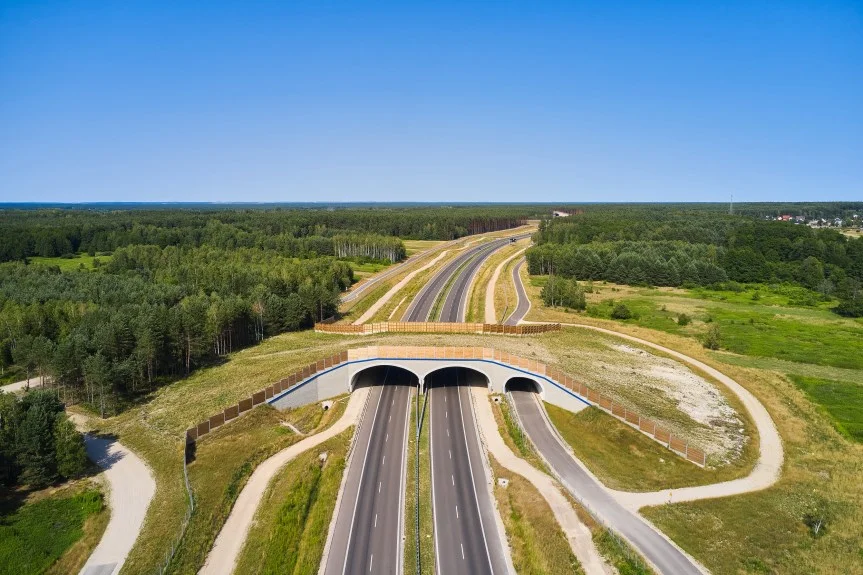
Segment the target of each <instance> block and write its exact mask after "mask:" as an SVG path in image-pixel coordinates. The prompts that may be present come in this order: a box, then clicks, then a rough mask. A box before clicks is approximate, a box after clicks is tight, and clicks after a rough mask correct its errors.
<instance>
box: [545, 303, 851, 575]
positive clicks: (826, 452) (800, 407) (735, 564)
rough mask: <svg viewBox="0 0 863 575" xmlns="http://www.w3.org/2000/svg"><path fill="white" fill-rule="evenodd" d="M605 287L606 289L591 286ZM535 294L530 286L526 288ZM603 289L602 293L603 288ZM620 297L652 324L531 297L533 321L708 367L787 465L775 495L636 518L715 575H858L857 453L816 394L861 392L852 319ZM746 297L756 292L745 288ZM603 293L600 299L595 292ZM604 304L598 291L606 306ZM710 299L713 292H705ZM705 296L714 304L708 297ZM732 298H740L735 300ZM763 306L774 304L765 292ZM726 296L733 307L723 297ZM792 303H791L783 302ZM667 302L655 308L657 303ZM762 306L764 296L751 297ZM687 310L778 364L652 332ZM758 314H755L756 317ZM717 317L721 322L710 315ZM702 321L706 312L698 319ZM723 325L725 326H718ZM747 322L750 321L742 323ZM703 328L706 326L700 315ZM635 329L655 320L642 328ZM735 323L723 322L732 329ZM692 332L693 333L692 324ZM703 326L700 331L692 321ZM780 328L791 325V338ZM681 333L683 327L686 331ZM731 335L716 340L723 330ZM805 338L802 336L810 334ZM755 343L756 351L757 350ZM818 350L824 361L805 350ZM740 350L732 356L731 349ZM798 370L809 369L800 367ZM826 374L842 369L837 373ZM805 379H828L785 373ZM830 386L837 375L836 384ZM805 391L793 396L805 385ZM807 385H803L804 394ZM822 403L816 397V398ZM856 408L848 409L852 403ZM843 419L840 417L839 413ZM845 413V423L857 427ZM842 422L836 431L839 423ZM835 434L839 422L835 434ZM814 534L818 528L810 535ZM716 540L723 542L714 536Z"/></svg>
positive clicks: (688, 337)
mask: <svg viewBox="0 0 863 575" xmlns="http://www.w3.org/2000/svg"><path fill="white" fill-rule="evenodd" d="M600 287H601V288H602V289H606V288H607V286H600ZM530 289H531V290H532V291H533V293H534V294H537V292H538V287H537V286H531V288H530ZM609 289H610V288H609ZM620 289H621V292H613V293H615V294H623V293H628V294H629V295H626V296H625V299H624V298H622V297H621V295H617V299H623V300H624V301H627V300H629V301H633V302H635V304H636V305H635V306H634V307H637V304H638V301H639V300H644V299H647V303H648V304H649V305H648V306H646V307H647V309H648V310H657V309H658V312H656V311H654V312H653V318H654V319H653V320H651V317H650V316H649V315H648V316H645V315H642V317H641V318H639V319H637V320H629V321H628V322H611V321H608V320H604V319H602V318H595V317H590V316H588V315H587V314H574V313H573V314H565V313H563V312H560V311H554V310H547V309H544V308H541V306H539V305H537V302H538V301H539V300H538V298H534V304H535V307H534V311H533V312H532V317H533V318H538V317H544V318H546V319H552V318H553V319H554V320H555V321H570V322H578V323H588V324H592V325H599V326H602V327H611V328H613V329H617V330H619V331H622V332H625V333H630V334H632V335H636V336H639V337H644V338H645V339H649V340H652V341H655V342H656V343H659V344H662V345H666V346H668V347H671V348H674V349H676V350H678V351H681V352H683V353H686V354H688V355H690V356H692V357H695V358H697V359H700V360H702V361H704V362H705V363H708V364H710V365H712V366H713V367H716V368H717V369H719V370H721V371H723V372H724V373H726V374H728V375H729V376H731V377H733V378H734V379H735V380H737V381H738V382H740V383H741V384H743V385H744V386H745V387H746V388H747V389H749V390H750V391H751V392H752V393H753V394H755V396H756V397H758V399H759V400H760V401H761V402H762V403H763V404H764V405H765V406H766V407H767V409H768V411H769V412H770V414H771V416H772V418H773V421H774V423H775V424H776V426H777V428H778V430H779V433H780V435H781V436H782V439H783V443H784V447H785V456H786V463H785V466H784V468H783V472H782V476H781V478H780V480H779V481H778V482H777V484H776V485H774V486H773V487H771V488H769V489H766V490H763V491H759V492H755V493H751V494H746V495H739V496H735V497H727V498H721V499H713V500H705V501H700V502H692V503H679V504H674V505H666V506H661V507H657V508H651V509H646V510H643V514H644V515H645V516H646V517H648V519H650V520H651V521H652V522H654V523H655V524H656V525H657V526H659V527H660V528H661V529H662V530H663V531H664V532H665V533H667V534H668V535H669V536H670V537H671V538H672V539H674V540H675V542H677V543H678V544H679V545H681V546H682V547H683V548H684V549H685V550H686V551H687V552H689V553H690V554H692V555H693V556H694V557H695V558H696V559H698V560H699V561H700V562H702V563H703V564H704V565H705V566H706V567H707V568H708V569H710V570H711V571H712V572H714V573H717V574H724V573H728V574H732V573H734V574H736V573H800V574H803V573H806V574H809V573H825V574H826V573H863V567H861V566H863V482H861V481H860V480H859V478H860V477H861V474H863V445H860V444H858V443H854V442H851V441H849V440H848V439H847V438H845V437H844V436H843V435H842V434H841V433H839V432H838V431H837V429H836V422H835V421H834V419H833V417H835V416H831V415H830V410H829V408H826V407H821V406H820V405H818V404H816V403H813V401H812V399H810V397H812V398H814V399H816V401H823V402H824V403H825V405H832V404H834V403H835V402H834V401H833V399H834V398H835V395H836V394H835V393H832V392H831V393H819V391H823V390H819V389H818V388H819V387H821V386H824V385H833V384H835V383H836V382H837V381H838V383H840V384H841V385H840V386H839V389H841V390H842V394H846V390H849V389H850V390H852V391H851V392H850V393H851V396H852V397H854V398H856V397H857V396H858V393H857V392H856V390H857V389H858V388H857V387H855V388H849V387H847V386H851V385H855V386H859V385H861V384H860V382H861V379H860V370H859V369H855V368H853V367H847V366H855V365H858V364H859V361H861V360H860V355H859V352H857V351H856V349H857V348H858V347H859V346H858V345H855V344H854V341H855V340H857V339H858V335H859V334H860V333H861V332H860V329H861V324H860V322H859V321H854V320H846V319H842V318H838V317H837V316H834V315H833V314H832V313H831V312H829V311H827V310H824V309H819V308H817V307H816V308H815V309H813V308H799V307H797V308H795V307H794V306H791V305H788V304H790V303H791V302H790V301H787V303H786V304H785V305H783V306H781V307H780V306H775V307H773V306H764V304H763V303H761V301H759V300H752V295H750V296H749V298H750V303H745V304H743V303H740V302H733V301H732V302H729V301H728V299H726V300H725V301H722V300H721V297H722V295H719V298H720V301H714V300H712V299H711V300H706V301H705V300H704V299H700V298H698V297H695V294H693V293H687V294H685V295H680V294H677V295H675V294H672V295H668V294H666V293H665V292H666V291H670V290H651V291H659V292H660V293H662V294H663V295H652V296H649V299H648V296H646V295H645V294H644V293H640V294H638V293H635V294H634V295H633V291H634V290H635V288H629V289H630V290H633V291H631V292H624V291H623V289H622V288H620ZM753 291H754V290H753ZM600 293H603V292H600ZM607 295H608V294H607V293H606V296H607ZM713 295H717V294H713ZM711 297H712V296H711ZM734 297H737V298H740V297H745V294H744V296H741V295H740V294H735V296H734ZM773 297H781V295H780V294H775V293H774V294H773ZM728 298H729V299H731V296H730V294H728ZM789 299H790V298H789ZM663 300H665V303H660V302H662V301H663ZM761 300H763V297H762V298H761ZM678 304H679V305H681V306H682V309H680V308H678V309H680V311H684V312H685V313H689V312H688V311H686V310H692V311H695V310H697V309H698V308H703V309H705V310H708V311H706V313H709V314H714V313H715V318H714V321H716V318H719V321H720V322H724V323H720V326H721V327H720V329H722V330H723V339H724V340H725V337H726V336H728V338H729V339H728V340H725V341H729V342H730V343H729V344H726V345H731V346H741V348H743V349H746V350H748V353H756V352H757V353H765V354H766V353H769V351H768V350H769V349H778V348H781V349H782V350H783V353H782V354H781V358H782V359H776V358H771V357H761V356H757V355H751V356H742V355H739V354H734V353H730V352H718V353H717V352H708V351H707V350H705V349H703V347H702V346H701V344H700V341H699V339H698V335H699V334H698V333H697V332H696V333H686V332H685V331H683V330H681V331H683V333H674V332H675V331H677V330H678V328H679V327H680V326H678V327H677V328H675V327H673V326H671V325H670V324H671V321H666V322H655V318H656V316H657V315H658V314H659V313H664V312H663V310H662V305H665V306H666V310H665V312H671V313H675V312H677V311H678V309H674V308H672V305H678ZM765 307H766V308H768V309H766V310H765V309H763V308H765ZM717 309H718V310H721V311H723V312H724V313H725V314H730V316H731V317H728V316H727V315H722V314H719V313H716V310H717ZM702 313H705V312H702ZM759 313H766V314H769V315H770V317H772V318H773V320H774V321H777V322H778V323H777V325H775V326H770V325H767V326H764V327H763V329H761V328H759V327H757V323H756V322H755V319H756V317H755V316H757V314H759ZM723 318H724V319H723ZM750 318H752V319H753V322H751V323H750V321H749V319H750ZM705 319H706V316H705ZM639 322H641V323H647V324H648V325H650V322H653V323H652V325H654V326H661V327H664V329H662V330H661V331H658V330H657V328H653V329H647V328H645V327H643V326H642V325H639ZM732 322H733V323H732ZM693 323H694V324H695V327H694V328H690V329H697V328H698V324H697V323H696V322H693ZM703 323H706V322H704V321H702V325H703ZM789 323H792V324H796V325H793V326H791V328H789V325H788V324H789ZM687 327H689V326H687ZM725 327H728V328H729V329H727V330H725V329H724V328H725ZM810 328H811V332H810V331H809V330H810ZM759 340H762V341H759ZM817 346H821V347H822V348H823V349H824V350H825V353H824V354H823V355H821V354H818V353H816V352H815V350H816V349H817ZM738 349H740V348H738ZM807 361H809V362H811V363H806V362H807ZM833 364H840V365H839V367H836V366H835V365H833ZM792 371H793V372H804V373H805V374H806V375H807V376H809V377H818V376H819V375H820V374H829V376H828V377H827V378H825V379H827V380H828V381H826V382H825V381H822V382H814V387H813V388H812V389H809V390H808V394H809V395H807V393H806V392H804V391H802V390H801V389H800V388H799V387H798V386H797V385H795V384H794V383H792V382H791V381H790V379H789V377H788V375H787V374H788V373H792ZM830 376H833V378H835V377H842V378H843V379H842V380H841V381H839V380H836V379H833V378H831V377H830ZM801 381H803V382H804V383H803V387H807V386H808V385H807V384H806V383H805V382H806V380H801ZM812 383H813V382H812V381H811V380H810V381H809V384H812ZM825 395H826V396H828V399H824V398H823V397H824V396H825ZM855 401H856V399H855ZM845 413H846V415H845V416H843V419H847V415H848V413H849V412H845ZM855 413H859V412H853V411H851V412H850V417H851V420H852V421H858V420H859V418H858V417H857V415H856V414H855ZM840 423H842V421H841V420H840ZM843 425H844V424H843ZM819 525H820V527H819ZM716 534H721V536H716Z"/></svg>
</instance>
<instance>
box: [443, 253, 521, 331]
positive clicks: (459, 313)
mask: <svg viewBox="0 0 863 575" xmlns="http://www.w3.org/2000/svg"><path fill="white" fill-rule="evenodd" d="M508 243H510V241H509V240H508V239H507V240H497V241H494V242H489V243H488V244H485V246H483V249H481V250H479V251H478V252H477V253H476V255H475V256H474V257H473V258H472V259H471V260H470V261H469V262H468V263H467V264H466V265H465V266H464V268H462V270H461V273H459V274H458V277H456V278H455V280H453V282H452V286H451V287H450V290H449V292H448V293H447V294H446V299H444V302H443V306H442V307H441V312H440V321H464V318H465V310H466V309H467V299H468V296H469V295H470V294H468V288H469V287H470V283H471V281H473V276H475V275H476V272H477V270H479V268H480V266H482V263H483V262H484V261H485V260H487V259H488V257H489V256H490V255H491V254H492V253H494V252H495V251H497V250H499V249H500V248H502V247H503V246H505V245H507V244H508Z"/></svg>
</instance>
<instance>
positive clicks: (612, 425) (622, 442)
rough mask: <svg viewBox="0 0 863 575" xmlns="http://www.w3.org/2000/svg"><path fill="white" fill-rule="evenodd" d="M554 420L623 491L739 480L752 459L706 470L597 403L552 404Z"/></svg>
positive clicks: (583, 456)
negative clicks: (579, 406)
mask: <svg viewBox="0 0 863 575" xmlns="http://www.w3.org/2000/svg"><path fill="white" fill-rule="evenodd" d="M545 409H546V411H547V412H548V416H549V419H551V422H552V423H553V424H554V426H555V428H557V430H558V431H559V432H560V434H561V436H562V437H563V439H564V440H565V441H566V442H567V444H568V445H569V446H570V447H572V450H573V451H574V452H575V455H576V457H578V458H579V459H580V460H581V461H582V462H583V463H584V464H585V465H586V466H587V467H588V469H590V471H591V472H592V473H593V474H594V475H596V476H597V477H598V478H599V480H600V481H602V482H603V483H604V484H605V485H606V486H607V487H609V488H611V489H617V490H621V491H657V490H661V489H671V488H678V487H688V486H693V485H707V484H710V483H717V482H720V481H726V480H729V479H734V478H736V477H738V476H740V474H741V471H743V472H745V471H746V470H748V468H749V465H746V462H739V463H738V464H737V465H732V466H728V467H725V468H720V469H715V470H711V469H702V468H701V467H698V466H697V465H695V464H694V463H691V462H689V461H686V460H684V459H683V458H681V457H679V456H678V455H676V454H674V453H673V452H671V451H669V450H668V449H666V448H664V447H663V446H661V445H660V444H658V443H656V442H655V441H653V440H652V439H650V438H648V437H647V436H646V435H644V434H643V433H641V432H639V431H636V430H635V429H633V428H632V427H630V426H628V425H626V424H625V423H622V422H620V421H618V420H617V419H615V418H613V417H612V416H610V415H608V414H607V413H605V412H603V411H601V410H600V409H598V408H595V407H588V408H586V409H584V410H582V411H580V412H579V413H572V412H570V411H567V410H565V409H562V408H560V407H557V406H555V405H552V404H549V403H546V404H545Z"/></svg>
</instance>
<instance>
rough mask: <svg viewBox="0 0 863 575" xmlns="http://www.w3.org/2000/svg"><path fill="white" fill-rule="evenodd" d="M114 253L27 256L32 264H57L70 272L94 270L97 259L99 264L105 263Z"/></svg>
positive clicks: (61, 268) (62, 269)
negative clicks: (65, 256)
mask: <svg viewBox="0 0 863 575" xmlns="http://www.w3.org/2000/svg"><path fill="white" fill-rule="evenodd" d="M112 257H113V255H111V254H96V255H95V256H89V255H87V254H75V257H73V258H64V257H56V258H43V257H38V256H34V257H30V258H27V261H29V262H30V263H31V264H35V265H40V266H57V267H59V268H60V270H61V271H64V272H68V271H74V270H78V269H82V267H83V269H85V270H92V269H94V268H95V267H96V261H97V260H98V262H99V264H101V265H105V264H107V263H108V262H109V261H111V258H112Z"/></svg>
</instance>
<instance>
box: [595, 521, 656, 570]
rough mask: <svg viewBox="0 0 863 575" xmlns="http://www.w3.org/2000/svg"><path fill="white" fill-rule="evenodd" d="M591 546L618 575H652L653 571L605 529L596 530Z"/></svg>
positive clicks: (627, 546)
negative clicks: (594, 547) (593, 546)
mask: <svg viewBox="0 0 863 575" xmlns="http://www.w3.org/2000/svg"><path fill="white" fill-rule="evenodd" d="M593 544H594V545H596V548H597V550H598V551H599V553H600V555H602V556H603V557H605V560H606V561H608V562H609V563H611V564H612V565H614V567H615V568H616V569H617V572H618V573H619V574H620V575H652V574H653V570H652V569H651V568H650V567H648V566H647V563H646V562H645V560H644V559H643V558H642V557H641V556H640V555H639V554H638V553H636V552H635V551H634V550H633V549H632V548H631V547H630V546H629V544H627V543H626V542H625V541H623V540H622V539H620V537H618V536H617V535H615V534H614V533H612V532H610V531H608V530H607V529H597V530H595V531H594V534H593Z"/></svg>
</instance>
